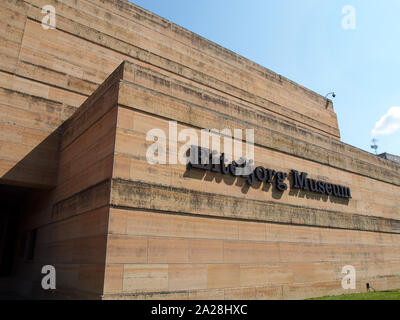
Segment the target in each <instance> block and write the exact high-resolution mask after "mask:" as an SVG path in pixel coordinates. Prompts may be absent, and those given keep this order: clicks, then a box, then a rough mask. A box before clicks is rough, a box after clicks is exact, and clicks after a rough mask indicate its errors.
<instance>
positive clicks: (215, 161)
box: [187, 146, 352, 199]
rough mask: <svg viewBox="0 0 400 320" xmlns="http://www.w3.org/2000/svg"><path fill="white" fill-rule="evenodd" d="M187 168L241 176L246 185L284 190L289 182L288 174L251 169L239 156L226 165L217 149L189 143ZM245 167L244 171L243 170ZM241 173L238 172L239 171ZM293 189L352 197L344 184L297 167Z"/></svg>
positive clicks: (258, 168) (223, 156)
mask: <svg viewBox="0 0 400 320" xmlns="http://www.w3.org/2000/svg"><path fill="white" fill-rule="evenodd" d="M187 168H188V169H191V168H196V169H201V170H207V171H211V172H216V173H222V174H230V175H232V176H236V177H242V178H245V179H246V182H247V184H249V185H250V186H254V184H255V181H256V180H258V181H260V182H265V183H270V184H273V185H274V186H275V188H276V189H277V190H279V191H282V192H283V191H286V190H287V189H288V185H287V183H286V182H285V181H286V179H287V178H288V176H289V174H288V173H286V172H282V171H275V170H273V169H266V168H264V167H262V166H258V167H256V168H255V169H254V166H253V164H249V163H248V162H247V160H246V159H244V158H242V159H241V160H240V161H232V162H231V163H229V164H227V160H226V157H225V154H224V153H222V154H221V155H220V156H217V155H216V152H212V153H211V152H210V150H209V149H206V148H202V147H197V146H192V147H191V149H190V160H189V162H188V165H187ZM246 168H247V170H243V169H246ZM237 169H242V172H243V171H247V173H248V174H242V173H241V174H237V172H238V171H239V170H237ZM239 172H241V171H239ZM290 174H291V178H292V185H291V187H292V188H293V189H301V190H305V191H311V192H315V193H320V194H325V195H328V196H335V197H338V198H345V199H351V198H352V196H351V191H350V188H348V187H344V186H341V185H337V184H332V183H328V182H324V181H319V180H315V179H310V178H308V177H307V176H308V174H307V173H306V172H301V173H299V171H297V170H294V169H293V170H291V172H290Z"/></svg>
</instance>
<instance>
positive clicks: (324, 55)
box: [132, 0, 400, 155]
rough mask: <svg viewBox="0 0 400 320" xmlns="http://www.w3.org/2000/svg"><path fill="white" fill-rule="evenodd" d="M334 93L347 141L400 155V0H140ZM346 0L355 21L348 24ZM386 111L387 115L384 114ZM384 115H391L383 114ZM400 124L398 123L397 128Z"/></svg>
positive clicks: (276, 69) (315, 88)
mask: <svg viewBox="0 0 400 320" xmlns="http://www.w3.org/2000/svg"><path fill="white" fill-rule="evenodd" d="M132 2H133V3H135V4H137V5H139V6H141V7H143V8H145V9H148V10H150V11H152V12H154V13H156V14H158V15H160V16H162V17H164V18H166V19H169V20H171V21H173V22H174V23H176V24H178V25H180V26H183V27H185V28H187V29H189V30H190V31H193V32H195V33H197V34H199V35H201V36H203V37H205V38H207V39H209V40H212V41H214V42H216V43H218V44H220V45H222V46H224V47H226V48H228V49H230V50H232V51H234V52H236V53H238V54H240V55H242V56H244V57H246V58H248V59H250V60H253V61H255V62H257V63H259V64H260V65H262V66H264V67H266V68H268V69H271V70H272V71H274V72H277V73H279V74H281V75H283V76H285V77H287V78H289V79H291V80H293V81H295V82H297V83H299V84H301V85H303V86H305V87H307V88H309V89H311V90H313V91H315V92H317V93H319V94H321V95H325V94H326V93H328V92H331V91H335V92H336V94H337V97H336V98H335V99H333V103H334V108H335V112H336V114H337V115H338V121H339V128H340V131H341V136H342V138H341V139H342V141H343V142H345V143H348V144H351V145H353V146H356V147H358V148H361V149H364V150H367V151H371V149H370V145H371V143H370V142H371V139H372V130H373V129H374V128H375V125H376V123H377V122H378V121H379V120H381V121H380V122H379V126H378V127H377V128H375V129H376V132H377V134H376V138H377V139H378V140H379V142H378V146H379V149H378V152H379V153H381V152H389V153H392V154H397V155H400V142H399V141H400V108H392V109H391V111H390V113H389V114H387V113H388V111H389V109H390V108H391V107H396V106H400V81H399V76H400V1H399V0H384V1H376V0H347V1H340V0H329V1H321V0H248V1H243V0H201V1H194V0H134V1H132ZM345 5H351V6H353V7H354V8H355V19H356V20H355V29H354V30H353V29H348V30H346V29H343V27H342V19H343V18H344V17H345V14H343V13H342V9H343V7H344V6H345ZM385 115H386V117H384V116H385ZM382 117H384V118H382ZM396 128H397V130H396Z"/></svg>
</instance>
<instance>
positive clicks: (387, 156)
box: [378, 152, 400, 163]
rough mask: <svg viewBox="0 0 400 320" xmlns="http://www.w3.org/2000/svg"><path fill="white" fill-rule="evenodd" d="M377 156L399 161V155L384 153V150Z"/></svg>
mask: <svg viewBox="0 0 400 320" xmlns="http://www.w3.org/2000/svg"><path fill="white" fill-rule="evenodd" d="M378 157H381V158H384V159H387V160H391V161H394V162H397V163H400V157H399V156H395V155H394V154H390V153H386V152H385V153H382V154H379V155H378Z"/></svg>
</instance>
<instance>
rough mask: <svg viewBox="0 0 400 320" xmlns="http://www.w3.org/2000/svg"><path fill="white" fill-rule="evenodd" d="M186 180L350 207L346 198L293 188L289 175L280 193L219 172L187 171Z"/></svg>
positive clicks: (242, 190)
mask: <svg viewBox="0 0 400 320" xmlns="http://www.w3.org/2000/svg"><path fill="white" fill-rule="evenodd" d="M183 176H184V177H185V178H190V179H196V180H200V181H209V182H211V181H215V182H216V183H218V184H220V183H222V182H223V183H224V184H225V185H227V186H232V187H239V188H241V192H242V193H243V194H247V193H248V192H249V189H250V188H252V189H257V190H258V189H261V190H262V191H264V192H270V191H271V192H272V198H274V199H276V200H280V199H281V198H282V196H283V194H284V193H285V192H288V194H289V196H291V197H296V198H306V199H312V200H316V201H323V202H328V201H330V202H331V203H335V204H340V205H348V204H349V199H345V198H338V197H335V196H333V195H332V196H328V195H326V194H321V193H315V192H312V191H307V190H300V189H294V188H292V184H293V177H292V175H291V174H289V176H288V178H287V179H286V183H287V185H288V190H286V191H279V190H277V189H276V188H275V187H274V184H273V183H272V184H271V183H267V182H261V181H258V180H257V179H256V180H255V182H254V185H253V186H250V185H249V184H248V183H247V182H246V179H245V178H242V177H235V176H232V175H224V174H221V173H217V172H211V171H204V170H201V169H194V168H191V169H186V171H185V173H184V175H183Z"/></svg>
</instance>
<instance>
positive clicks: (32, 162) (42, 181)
mask: <svg viewBox="0 0 400 320" xmlns="http://www.w3.org/2000/svg"><path fill="white" fill-rule="evenodd" d="M65 123H66V122H64V124H62V125H61V126H59V127H58V128H57V129H55V130H54V131H53V132H52V133H51V134H50V135H49V136H48V137H47V138H46V139H44V140H43V141H42V142H41V143H40V144H38V145H37V146H36V147H35V148H34V149H33V150H32V151H31V152H29V153H28V154H27V155H26V156H25V157H24V158H23V159H21V160H20V161H19V162H18V163H16V164H15V165H14V166H13V167H12V168H11V169H10V170H8V171H7V172H6V173H5V174H4V175H3V176H1V177H0V184H6V185H14V186H21V187H30V188H36V189H52V188H54V187H56V185H57V174H58V163H59V151H60V143H61V137H62V132H63V129H64V127H65ZM6 152H7V150H6Z"/></svg>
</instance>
